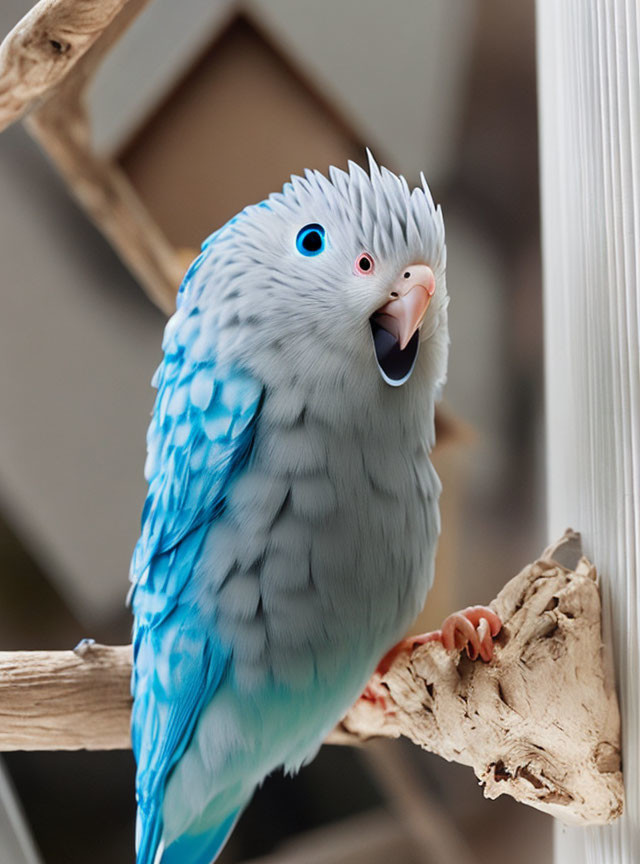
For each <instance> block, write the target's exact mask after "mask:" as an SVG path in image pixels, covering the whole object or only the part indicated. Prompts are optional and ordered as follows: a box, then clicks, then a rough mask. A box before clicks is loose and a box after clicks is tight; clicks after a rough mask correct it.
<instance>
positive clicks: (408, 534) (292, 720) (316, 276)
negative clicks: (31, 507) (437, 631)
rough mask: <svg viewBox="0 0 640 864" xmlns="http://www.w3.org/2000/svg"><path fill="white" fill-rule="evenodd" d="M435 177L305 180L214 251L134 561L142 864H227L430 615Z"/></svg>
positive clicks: (194, 288) (153, 439) (198, 291)
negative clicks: (256, 808)
mask: <svg viewBox="0 0 640 864" xmlns="http://www.w3.org/2000/svg"><path fill="white" fill-rule="evenodd" d="M447 304H448V296H447V290H446V285H445V239H444V226H443V221H442V215H441V211H440V208H439V207H438V208H436V207H435V206H434V203H433V200H432V198H431V195H430V193H429V190H428V188H427V185H426V183H425V182H424V179H423V182H422V186H421V187H419V188H415V189H413V190H411V189H410V188H409V186H408V185H407V183H406V181H405V179H404V178H403V177H398V176H396V175H394V174H393V173H391V172H390V171H388V170H386V169H385V168H379V167H378V166H377V165H376V163H375V161H374V160H373V158H372V157H370V165H369V173H367V172H366V171H364V170H363V169H362V168H360V167H359V166H358V165H356V164H354V163H350V164H349V170H348V173H347V172H344V171H341V170H338V169H336V168H331V169H330V170H329V176H328V178H327V177H325V176H324V175H322V174H321V173H319V172H317V171H307V172H306V173H305V176H304V178H302V177H292V178H291V181H290V182H288V183H287V184H286V185H285V186H284V189H283V191H282V192H280V193H277V194H273V195H271V196H270V197H269V198H268V199H267V200H266V201H263V202H261V203H259V204H256V205H254V206H250V207H247V208H246V209H245V210H243V211H242V212H241V213H240V214H238V215H237V216H236V217H234V218H233V219H232V220H231V221H230V222H228V223H227V224H226V225H225V226H224V227H223V228H221V229H220V230H219V231H216V232H215V233H214V234H212V235H211V237H209V239H208V240H207V241H206V242H205V243H204V245H203V247H202V252H201V254H200V255H199V256H198V258H197V259H196V260H195V261H194V263H193V264H192V265H191V267H190V269H189V271H188V272H187V274H186V276H185V278H184V281H183V284H182V287H181V288H180V292H179V295H178V301H177V311H176V313H175V314H174V315H173V317H172V318H171V320H170V321H169V323H168V325H167V328H166V331H165V336H164V342H163V349H164V360H163V362H162V364H161V365H160V368H159V369H158V371H157V372H156V375H155V378H154V382H153V383H154V385H155V386H156V387H157V389H158V395H157V400H156V403H155V408H154V411H153V416H152V420H151V425H150V427H149V432H148V439H147V440H148V458H147V463H146V469H145V476H146V478H147V480H148V482H149V492H148V497H147V500H146V503H145V506H144V511H143V515H142V533H141V537H140V539H139V541H138V544H137V546H136V549H135V552H134V555H133V561H132V566H131V579H132V582H133V585H132V589H131V603H132V607H133V612H134V614H135V628H134V673H133V682H132V689H133V696H134V707H133V719H132V739H133V748H134V753H135V756H136V759H137V763H138V771H137V802H138V825H137V862H138V864H210V862H212V861H214V860H215V859H216V858H217V856H218V854H219V852H220V850H221V849H222V847H223V845H224V843H225V841H226V839H227V837H228V835H229V833H230V832H231V830H232V828H233V826H234V824H235V822H236V820H237V819H238V817H239V815H240V814H241V813H242V811H243V809H244V808H245V807H246V805H247V803H248V802H249V800H250V798H251V796H252V793H253V791H254V790H255V788H256V787H257V786H258V785H259V784H260V783H261V782H262V781H263V779H264V778H265V777H266V776H267V775H268V774H269V773H270V772H272V771H273V770H274V769H276V768H278V767H279V766H283V767H284V770H285V771H287V772H295V771H297V770H298V769H299V768H300V766H301V765H303V764H305V763H306V762H309V761H310V760H311V759H312V758H313V757H314V755H315V754H316V752H317V751H318V749H319V747H320V745H321V744H322V741H323V740H324V739H325V737H326V736H327V734H328V733H329V732H330V730H331V729H332V728H333V726H334V725H335V724H336V722H337V721H339V720H340V719H341V717H342V716H343V715H344V714H345V713H346V711H347V710H348V709H349V707H350V706H351V705H352V704H353V703H354V702H355V701H356V699H357V698H358V696H359V695H360V694H361V693H362V692H363V689H364V688H365V685H366V684H367V682H368V681H369V678H370V677H371V675H372V673H373V672H374V670H375V669H376V665H377V664H378V661H379V660H380V658H381V657H382V656H383V655H384V654H385V653H386V652H388V651H389V649H391V647H392V646H393V645H394V644H395V643H396V642H397V641H398V640H399V639H400V638H401V637H402V635H403V634H404V633H405V632H406V630H407V628H408V627H409V625H410V624H411V622H412V621H413V619H414V618H415V617H416V615H417V613H418V612H419V611H420V609H421V608H422V606H423V603H424V601H425V596H426V593H427V590H428V588H429V586H430V584H431V581H432V575H433V564H434V554H435V549H436V542H437V537H438V532H439V515H438V496H439V493H440V483H439V480H438V477H437V475H436V473H435V471H434V469H433V467H432V465H431V462H430V461H429V451H430V449H431V447H432V445H433V443H434V401H435V400H436V398H437V396H438V394H439V392H440V389H441V387H442V385H443V382H444V379H445V374H446V366H447V352H448V343H449V336H448V329H447Z"/></svg>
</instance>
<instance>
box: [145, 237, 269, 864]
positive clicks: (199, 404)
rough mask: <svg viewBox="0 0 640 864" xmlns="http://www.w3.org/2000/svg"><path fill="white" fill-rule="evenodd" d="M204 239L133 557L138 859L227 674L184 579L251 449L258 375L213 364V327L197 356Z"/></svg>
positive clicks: (174, 330) (175, 341)
mask: <svg viewBox="0 0 640 864" xmlns="http://www.w3.org/2000/svg"><path fill="white" fill-rule="evenodd" d="M208 248H209V247H205V249H204V251H203V253H202V254H201V255H200V256H199V258H198V259H197V260H196V262H194V265H192V267H191V268H190V270H189V272H188V273H187V276H186V277H185V280H184V281H185V284H186V290H185V289H184V288H183V290H182V292H181V303H180V306H179V309H178V311H177V312H176V314H175V315H174V317H173V318H172V320H171V321H170V322H169V324H168V325H167V330H166V333H165V340H164V344H163V347H164V351H165V356H164V360H163V362H162V364H161V366H160V367H159V369H158V371H157V372H156V375H155V376H154V384H155V386H157V388H158V395H157V398H156V403H155V407H154V411H153V415H152V419H151V423H150V426H149V432H148V436H147V446H148V457H147V463H146V466H145V476H146V477H147V480H148V482H149V491H148V495H147V499H146V502H145V505H144V509H143V514H142V529H141V535H140V539H139V540H138V543H137V545H136V548H135V551H134V555H133V560H132V564H131V580H132V582H133V586H132V591H131V604H132V607H133V611H134V614H135V627H134V673H133V678H132V691H133V695H134V708H133V714H132V742H133V749H134V753H135V756H136V760H137V763H138V773H137V780H136V791H137V798H138V806H139V822H140V831H139V838H138V864H153V861H154V858H155V855H156V850H157V847H158V844H159V842H160V839H161V834H162V800H163V792H164V786H165V783H166V780H167V777H168V775H169V773H170V771H171V769H172V767H173V766H174V765H175V764H176V762H177V760H178V759H179V758H180V757H181V755H182V754H183V753H184V750H185V749H186V747H187V745H188V743H189V741H190V739H191V736H192V734H193V730H194V728H195V725H196V723H197V720H198V718H199V716H200V713H201V711H202V708H203V707H204V705H206V704H207V703H208V702H209V700H210V699H211V698H212V697H213V695H214V693H215V691H216V689H217V688H218V687H219V686H220V683H221V681H222V680H223V679H224V676H225V674H226V670H227V666H228V661H229V657H228V653H227V651H226V649H225V648H223V646H222V645H221V643H220V641H219V640H218V639H217V636H216V634H215V632H213V631H212V629H211V626H210V623H209V624H206V625H205V623H204V622H203V621H202V620H200V617H199V615H200V613H199V611H198V609H197V607H196V605H195V604H194V603H193V602H191V601H190V592H189V590H188V588H189V586H190V582H191V580H192V576H193V573H194V570H195V568H196V566H197V563H198V560H199V558H200V556H201V554H202V546H203V543H204V539H205V536H206V534H207V533H208V531H209V528H210V526H211V524H212V522H213V521H214V520H215V519H216V517H217V516H218V515H219V514H220V513H221V512H222V510H223V509H224V506H225V500H226V495H227V491H228V487H229V483H230V482H231V480H232V478H233V477H234V476H236V474H237V473H238V472H239V471H240V470H241V469H242V466H243V465H244V464H245V463H246V461H247V459H248V458H249V454H250V451H251V447H252V443H253V439H254V433H255V425H256V422H257V417H258V416H259V412H260V404H261V398H262V387H261V385H260V384H259V383H258V382H256V381H255V379H254V378H252V377H251V376H249V375H248V374H246V373H244V372H243V371H241V370H229V369H225V373H224V375H222V374H221V372H220V370H219V367H218V365H217V363H216V356H215V349H216V346H215V337H214V335H213V334H211V335H210V334H207V340H206V350H205V351H204V352H203V350H202V347H201V346H200V348H199V350H198V352H197V360H196V359H194V356H193V354H194V352H193V351H192V349H193V345H194V343H195V341H196V340H197V339H198V336H199V335H200V330H201V326H202V315H201V310H200V308H199V307H198V303H197V299H198V298H197V296H195V297H194V296H193V294H196V295H197V292H190V288H189V284H188V283H189V281H190V280H193V279H195V278H196V276H197V275H198V279H200V277H201V276H202V275H204V276H205V278H206V265H207V250H208ZM202 270H204V271H205V272H204V274H202V272H201V271H202ZM190 293H191V296H190ZM203 355H204V356H203ZM220 830H221V826H219V828H218V831H220ZM209 839H210V840H211V842H213V835H212V837H211V838H209ZM205 840H206V838H204V840H203V843H204V845H205V846H206V845H207V843H206V842H205ZM207 842H208V841H207ZM203 848H204V847H203Z"/></svg>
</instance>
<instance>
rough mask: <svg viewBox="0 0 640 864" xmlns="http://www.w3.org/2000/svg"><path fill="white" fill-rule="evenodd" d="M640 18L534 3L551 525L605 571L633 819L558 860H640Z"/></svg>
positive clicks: (630, 12) (618, 11) (546, 0)
mask: <svg viewBox="0 0 640 864" xmlns="http://www.w3.org/2000/svg"><path fill="white" fill-rule="evenodd" d="M639 17H640V11H639V9H638V5H637V0H538V70H539V72H538V75H539V99H540V122H541V133H540V134H541V166H542V214H543V215H542V219H543V256H544V283H545V284H544V297H545V355H546V388H547V447H548V455H547V471H548V476H547V482H548V505H549V531H550V535H551V536H558V535H559V534H560V533H561V532H562V531H563V530H564V528H565V527H566V526H567V525H571V526H572V527H574V528H576V529H579V530H580V531H581V532H582V533H583V537H584V546H585V550H586V552H587V554H588V555H589V557H590V558H591V559H592V560H593V561H594V562H595V563H596V564H597V566H598V569H599V571H600V574H601V580H602V591H603V596H604V601H605V613H606V616H605V617H606V620H605V629H606V630H608V631H609V634H610V636H611V639H612V644H613V650H614V656H615V665H616V674H617V679H618V692H619V695H620V702H621V709H622V717H623V760H624V774H625V784H626V812H625V815H624V816H623V817H622V819H620V820H619V821H618V822H616V823H614V824H613V825H611V826H608V827H606V828H599V829H596V828H593V829H586V830H580V829H575V828H571V829H569V828H565V827H563V826H560V825H558V827H557V830H556V852H555V859H556V862H557V864H572V862H574V861H581V862H582V861H584V862H587V864H637V862H638V861H640V784H639V765H638V757H639V751H640V748H639V742H640V724H639V718H640V704H639V703H640V696H639V693H640V669H639V658H638V573H639V563H640V561H639V556H640V524H639V520H640V352H639V345H638V330H639V324H640V321H639V317H638V314H639V303H638V293H639V284H640V283H639V279H640V66H639V62H638V58H639V55H640V30H639Z"/></svg>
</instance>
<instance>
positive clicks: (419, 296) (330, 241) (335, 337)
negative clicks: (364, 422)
mask: <svg viewBox="0 0 640 864" xmlns="http://www.w3.org/2000/svg"><path fill="white" fill-rule="evenodd" d="M445 264H446V249H445V241H444V225H443V220H442V214H441V210H440V207H436V206H435V205H434V203H433V199H432V197H431V194H430V192H429V189H428V187H427V184H426V182H425V180H424V177H422V185H421V186H419V187H417V188H414V189H413V190H411V189H410V188H409V186H408V184H407V182H406V180H405V179H404V177H401V176H396V175H395V174H393V173H392V172H391V171H389V170H387V169H386V168H379V167H378V165H377V164H376V162H375V161H374V159H373V157H372V156H371V154H369V172H368V173H367V172H366V171H365V170H364V169H362V168H361V167H360V166H358V165H357V164H355V163H353V162H350V163H349V170H348V171H342V170H340V169H337V168H334V167H332V168H330V169H329V176H328V177H325V176H324V175H323V174H321V173H320V172H318V171H306V172H305V176H304V177H297V176H294V177H292V178H291V180H290V181H289V182H288V183H286V184H285V186H284V188H283V190H282V192H279V193H274V194H272V195H271V196H270V197H269V198H268V199H267V200H266V201H263V202H261V203H259V204H255V205H252V206H249V207H247V208H245V210H243V211H242V212H241V213H239V214H238V215H237V216H236V217H234V218H233V219H232V220H231V221H230V222H229V223H227V224H226V225H225V226H224V227H223V228H222V229H220V230H219V231H218V232H216V233H215V234H213V235H212V237H211V238H209V240H208V241H206V242H205V244H204V246H203V253H202V254H201V256H200V258H199V259H196V262H194V265H192V269H193V271H194V272H193V274H192V275H193V278H192V279H191V280H189V279H187V280H185V283H186V282H189V283H190V288H189V292H188V294H189V296H188V297H185V298H184V300H182V301H181V299H180V297H179V301H178V302H179V306H181V305H184V306H186V308H185V310H184V312H185V314H186V313H187V312H188V308H189V307H193V306H195V305H197V306H198V308H199V310H200V311H204V313H205V316H210V318H211V327H207V326H206V324H205V326H203V328H202V332H201V336H200V338H201V339H202V338H204V339H206V338H209V337H208V336H207V334H210V333H212V332H213V331H214V330H215V332H216V334H217V337H216V338H217V340H218V353H219V356H221V357H224V358H226V359H228V360H230V361H232V362H235V361H239V362H241V363H242V364H243V365H245V366H248V367H249V369H250V370H251V371H252V373H255V374H256V375H258V376H260V377H261V378H262V379H263V380H264V381H265V384H266V385H267V386H269V385H274V384H278V383H289V384H291V385H292V386H295V384H296V383H298V382H300V381H304V382H305V386H307V388H316V390H318V389H319V390H321V391H322V392H324V393H326V392H328V391H329V390H332V389H333V390H337V391H339V392H340V393H341V394H342V396H343V399H342V402H343V404H344V403H345V402H349V401H353V400H355V402H359V401H361V399H362V397H363V395H365V396H368V397H370V398H371V397H374V396H375V394H379V393H380V391H385V390H386V391H389V390H393V389H403V390H404V389H410V388H418V387H423V388H425V387H426V388H428V389H429V390H430V391H431V392H432V393H436V392H437V391H438V390H439V388H440V387H441V385H442V383H443V381H444V378H445V375H446V362H447V352H448V330H447V304H448V296H447V291H446V283H445ZM198 268H200V270H201V273H198V272H196V271H197V270H198ZM196 347H197V346H196ZM416 382H417V383H416ZM414 392H415V390H414Z"/></svg>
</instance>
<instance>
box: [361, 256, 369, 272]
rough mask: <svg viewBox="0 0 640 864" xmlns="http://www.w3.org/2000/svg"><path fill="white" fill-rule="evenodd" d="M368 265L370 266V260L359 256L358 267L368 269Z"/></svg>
mask: <svg viewBox="0 0 640 864" xmlns="http://www.w3.org/2000/svg"><path fill="white" fill-rule="evenodd" d="M369 267H371V261H369V259H368V258H364V257H363V258H361V259H360V269H361V270H368V269H369Z"/></svg>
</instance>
